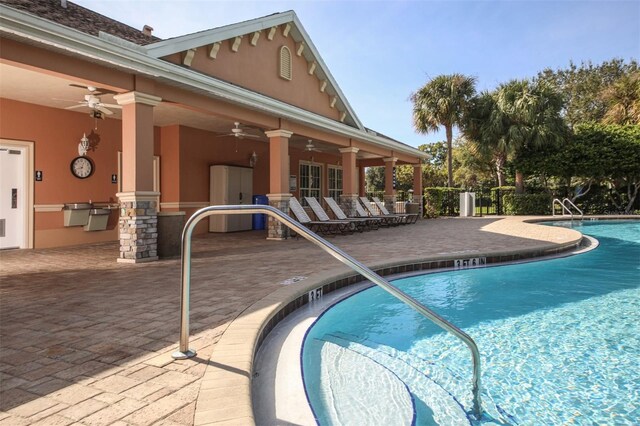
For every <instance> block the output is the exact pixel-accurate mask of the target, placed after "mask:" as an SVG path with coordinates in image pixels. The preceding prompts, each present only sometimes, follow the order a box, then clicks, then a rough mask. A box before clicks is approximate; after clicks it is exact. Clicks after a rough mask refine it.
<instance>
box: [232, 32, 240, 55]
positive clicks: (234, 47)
mask: <svg viewBox="0 0 640 426" xmlns="http://www.w3.org/2000/svg"><path fill="white" fill-rule="evenodd" d="M240 43H242V36H237V37H236V38H234V39H233V43H232V44H231V50H232V51H233V52H238V49H240Z"/></svg>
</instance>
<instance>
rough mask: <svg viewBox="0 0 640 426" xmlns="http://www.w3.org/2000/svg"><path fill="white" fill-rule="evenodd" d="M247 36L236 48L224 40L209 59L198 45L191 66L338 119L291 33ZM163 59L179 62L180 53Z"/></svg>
mask: <svg viewBox="0 0 640 426" xmlns="http://www.w3.org/2000/svg"><path fill="white" fill-rule="evenodd" d="M249 40H250V37H249V36H245V37H244V38H243V39H242V42H241V44H240V47H239V49H238V52H233V51H232V50H231V44H232V42H233V40H231V43H230V41H229V40H224V41H223V42H222V43H221V46H220V50H219V51H218V54H217V57H216V59H209V57H208V46H202V47H199V48H198V49H197V50H196V53H195V55H194V57H193V61H192V62H191V68H192V69H194V70H197V71H200V72H202V73H204V74H208V75H211V76H214V77H217V78H219V79H221V80H224V81H228V82H231V83H234V84H237V85H238V86H242V87H245V88H247V89H250V90H253V91H255V92H258V93H262V94H264V95H267V96H270V97H272V98H275V99H279V100H281V101H284V102H287V103H289V104H292V105H295V106H298V107H300V108H303V109H305V110H308V111H312V112H315V113H317V114H320V115H323V116H325V117H328V118H331V119H334V120H338V119H339V116H340V113H339V111H338V110H337V109H336V108H331V106H330V99H329V95H328V94H327V93H326V92H325V93H323V92H320V82H319V80H318V78H317V77H316V76H315V75H310V74H309V73H308V71H307V69H308V68H307V67H308V63H307V61H306V59H305V58H304V56H297V55H296V53H295V52H296V46H295V42H294V41H293V39H292V38H291V36H289V37H284V36H283V35H282V27H280V28H278V30H277V31H276V34H275V36H274V38H273V40H271V41H269V40H268V39H267V37H266V32H263V33H262V35H261V36H260V38H259V40H258V44H257V45H256V46H252V45H251V43H250V42H249ZM283 45H285V46H287V47H288V48H289V49H290V51H291V53H292V66H293V72H292V80H291V81H289V80H285V79H283V78H281V77H280V76H279V60H280V59H279V58H280V56H279V55H280V47H281V46H283ZM164 59H166V60H168V61H170V62H173V63H175V64H181V63H182V56H181V54H175V55H171V56H168V57H166V58H164Z"/></svg>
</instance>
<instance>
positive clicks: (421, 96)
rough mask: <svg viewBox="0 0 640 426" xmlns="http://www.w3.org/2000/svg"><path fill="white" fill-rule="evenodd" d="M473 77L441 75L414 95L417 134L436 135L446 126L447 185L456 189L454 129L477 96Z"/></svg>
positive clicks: (414, 116) (412, 98) (414, 120)
mask: <svg viewBox="0 0 640 426" xmlns="http://www.w3.org/2000/svg"><path fill="white" fill-rule="evenodd" d="M475 82H476V79H475V78H474V77H468V76H465V75H462V74H451V75H440V76H438V77H436V78H434V79H432V80H431V81H429V82H428V83H427V84H425V85H424V86H423V87H422V88H420V90H418V91H417V92H416V93H413V94H412V95H411V101H412V102H413V126H414V127H415V129H416V131H417V132H418V133H422V134H426V133H429V132H435V131H437V130H438V129H439V127H440V126H444V128H445V131H446V134H447V175H448V186H449V187H452V186H453V170H452V169H453V167H452V165H453V156H452V152H451V149H452V148H451V146H452V142H453V126H458V125H460V123H461V121H462V117H463V115H464V111H465V110H466V107H467V103H468V101H469V100H470V99H471V98H472V97H473V95H474V94H475V91H476V90H475Z"/></svg>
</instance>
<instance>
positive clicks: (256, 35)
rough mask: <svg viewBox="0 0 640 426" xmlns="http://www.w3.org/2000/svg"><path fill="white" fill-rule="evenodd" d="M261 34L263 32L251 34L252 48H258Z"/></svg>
mask: <svg viewBox="0 0 640 426" xmlns="http://www.w3.org/2000/svg"><path fill="white" fill-rule="evenodd" d="M260 32H261V31H256V32H254V33H253V34H251V41H250V43H251V45H252V46H257V45H258V39H259V38H260Z"/></svg>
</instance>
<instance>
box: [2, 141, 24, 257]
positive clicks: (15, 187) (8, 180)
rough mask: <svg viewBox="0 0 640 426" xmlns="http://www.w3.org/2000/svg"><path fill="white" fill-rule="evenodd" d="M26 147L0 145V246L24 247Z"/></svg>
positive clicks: (4, 247)
mask: <svg viewBox="0 0 640 426" xmlns="http://www.w3.org/2000/svg"><path fill="white" fill-rule="evenodd" d="M26 156H27V153H26V148H19V147H11V146H6V145H0V249H9V248H25V247H26V246H27V245H26V235H25V225H26V221H27V202H28V201H27V195H28V194H27V183H26V181H25V179H26V177H25V176H26V175H25V172H26V170H25V167H26Z"/></svg>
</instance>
